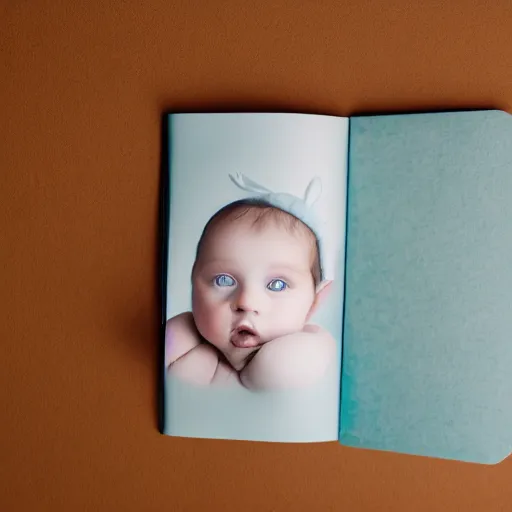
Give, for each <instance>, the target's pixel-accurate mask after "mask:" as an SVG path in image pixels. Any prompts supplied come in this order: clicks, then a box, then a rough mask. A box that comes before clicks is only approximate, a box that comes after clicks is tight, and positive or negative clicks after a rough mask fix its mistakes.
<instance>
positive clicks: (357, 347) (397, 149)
mask: <svg viewBox="0 0 512 512" xmlns="http://www.w3.org/2000/svg"><path fill="white" fill-rule="evenodd" d="M350 135H351V140H350V158H349V166H350V177H349V212H348V245H347V247H348V249H347V279H346V286H347V288H346V309H345V329H344V352H343V353H344V364H343V383H342V414H341V428H342V432H343V437H342V439H343V442H344V443H346V444H348V445H351V446H365V447H373V448H380V449H386V450H393V451H400V452H406V453H413V454H423V455H433V456H437V457H446V458H453V459H461V460H468V461H474V462H485V463H496V462H499V461H500V460H502V459H503V458H505V457H506V456H507V455H509V454H510V453H511V452H512V407H511V405H512V404H511V397H512V344H511V340H512V259H511V254H512V228H511V220H512V200H511V198H512V116H510V115H509V114H507V113H504V112H497V111H493V112H457V113H444V114H428V115H407V116H404V115H394V116H379V117H360V118H353V119H352V120H351V126H350Z"/></svg>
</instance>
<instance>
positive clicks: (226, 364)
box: [165, 176, 336, 390]
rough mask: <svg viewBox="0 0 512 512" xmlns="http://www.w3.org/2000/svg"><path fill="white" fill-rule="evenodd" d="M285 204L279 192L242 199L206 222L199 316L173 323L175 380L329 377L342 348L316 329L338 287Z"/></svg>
mask: <svg viewBox="0 0 512 512" xmlns="http://www.w3.org/2000/svg"><path fill="white" fill-rule="evenodd" d="M238 180H239V181H240V180H242V181H243V180H244V178H241V177H240V176H239V177H238ZM248 181H249V180H246V179H245V182H248ZM249 183H250V184H251V185H254V184H253V182H250V181H249ZM258 190H260V189H258ZM263 192H268V191H266V189H264V190H263ZM285 196H287V197H290V196H288V195H285ZM291 197H293V196H291ZM277 199H279V198H277ZM281 202H282V201H281ZM292 202H293V201H292ZM275 204H278V206H275ZM281 206H282V205H280V202H279V200H278V201H276V200H275V195H274V196H272V195H270V194H266V195H265V196H263V197H259V198H258V197H256V198H249V199H245V200H240V201H236V202H234V203H231V204H229V205H227V206H225V207H224V208H222V209H221V210H220V211H219V212H217V213H216V214H215V215H214V216H213V217H212V218H211V219H210V220H209V221H208V223H207V224H206V226H205V228H204V230H203V233H202V236H201V238H200V240H199V243H198V246H197V253H196V259H195V262H194V266H193V269H192V311H191V312H186V313H181V314H179V315H177V316H175V317H173V318H171V319H170V320H168V322H167V325H166V361H165V364H166V368H167V371H168V372H169V373H170V374H171V375H176V376H179V377H182V378H184V379H186V380H188V381H191V382H195V383H197V384H206V385H209V384H218V383H225V384H233V385H241V386H244V387H246V388H248V389H252V390H266V389H286V388H290V387H298V386H307V385H309V384H312V383H313V382H314V381H316V380H317V379H318V378H320V377H321V376H323V375H324V373H325V371H326V369H327V367H328V365H329V363H330V362H331V361H333V359H334V356H335V353H336V344H335V342H334V339H333V338H332V336H331V335H330V334H329V333H328V332H327V331H326V330H324V329H322V328H321V327H320V326H317V325H313V324H310V323H308V322H309V319H310V318H311V316H312V315H313V313H314V312H315V310H316V308H317V307H318V305H319V304H320V302H321V301H322V299H323V298H324V296H325V295H326V293H327V291H328V287H329V284H330V281H325V280H324V281H322V266H321V260H320V250H319V243H318V239H317V235H315V233H314V232H313V230H312V229H311V228H310V227H308V225H306V224H305V223H304V222H303V221H302V220H299V218H298V217H297V216H294V215H292V214H291V213H289V211H285V209H283V208H282V207H281ZM286 210H291V211H295V210H297V209H296V208H294V207H291V208H289V207H286ZM300 215H301V217H304V215H303V214H302V213H301V214H300Z"/></svg>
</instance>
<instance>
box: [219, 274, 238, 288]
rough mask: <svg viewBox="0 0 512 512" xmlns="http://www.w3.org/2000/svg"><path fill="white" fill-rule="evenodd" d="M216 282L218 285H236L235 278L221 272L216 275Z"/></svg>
mask: <svg viewBox="0 0 512 512" xmlns="http://www.w3.org/2000/svg"><path fill="white" fill-rule="evenodd" d="M215 284H216V285H217V286H234V285H235V280H234V279H233V278H232V277H231V276H228V275H226V274H221V275H219V276H217V277H215Z"/></svg>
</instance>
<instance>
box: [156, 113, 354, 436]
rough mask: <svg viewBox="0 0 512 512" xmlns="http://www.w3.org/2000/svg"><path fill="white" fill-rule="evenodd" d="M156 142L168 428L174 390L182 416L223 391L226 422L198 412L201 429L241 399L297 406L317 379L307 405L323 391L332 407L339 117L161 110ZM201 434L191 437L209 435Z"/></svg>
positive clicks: (340, 196)
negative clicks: (165, 236)
mask: <svg viewBox="0 0 512 512" xmlns="http://www.w3.org/2000/svg"><path fill="white" fill-rule="evenodd" d="M170 137H171V140H170V158H169V161H170V169H169V172H170V204H169V208H170V212H169V219H170V220H169V261H168V276H167V278H168V279H167V285H168V288H167V290H168V291H167V322H166V329H165V362H164V364H165V372H166V386H167V390H168V391H169V392H168V393H167V394H168V395H169V396H170V395H174V400H173V401H171V402H169V401H168V407H167V409H168V411H167V413H168V416H172V418H170V419H171V421H170V422H169V423H176V422H180V420H179V419H178V413H177V411H176V408H177V404H178V403H179V402H180V400H183V397H184V396H187V397H188V402H187V408H186V411H184V410H182V411H181V412H180V413H179V415H180V417H181V419H182V420H185V418H184V417H183V415H185V416H194V417H195V416H197V411H195V412H194V413H191V412H190V411H191V410H193V409H194V407H195V405H194V404H196V407H198V408H201V409H202V410H204V406H203V405H204V404H203V402H204V401H205V400H209V401H210V405H211V402H212V401H213V402H216V401H217V402H218V405H220V407H219V408H220V409H222V408H223V407H224V405H225V403H226V400H228V397H231V398H230V399H231V400H232V403H231V407H229V406H227V407H226V408H227V409H228V412H227V416H226V414H224V415H223V416H221V417H220V418H219V413H215V414H214V413H212V414H213V417H212V415H210V417H208V418H207V423H208V424H209V425H210V426H211V425H212V422H215V421H219V419H222V420H223V421H224V420H227V419H228V417H229V414H230V413H229V411H230V410H231V409H232V408H233V407H236V408H237V410H238V411H239V412H240V411H243V410H244V408H247V409H249V408H250V404H251V402H254V401H256V402H258V404H259V406H260V407H262V406H263V407H265V400H266V402H267V404H274V405H275V404H276V403H277V402H276V399H278V400H279V401H281V412H280V413H279V414H278V415H277V417H279V415H280V414H281V415H282V414H285V415H286V414H288V413H290V412H291V411H292V410H293V409H294V408H295V409H296V408H297V407H299V408H300V407H302V406H303V407H304V410H307V409H308V406H307V404H306V402H307V401H308V400H309V401H311V400H312V399H313V398H314V395H315V393H314V392H313V393H312V391H315V390H316V392H317V393H318V394H320V393H322V389H324V391H325V387H326V386H328V387H329V388H330V392H329V393H327V394H326V393H324V396H323V398H321V400H320V406H321V404H322V403H325V402H326V399H325V398H326V397H330V399H328V400H327V401H328V402H330V405H329V406H330V407H331V408H332V410H336V411H337V405H335V404H334V398H335V399H336V400H337V399H338V396H339V370H340V352H341V322H342V311H343V280H344V276H343V257H344V251H343V248H344V236H345V214H344V212H345V193H346V190H345V185H346V169H345V166H346V143H345V141H346V139H343V137H346V126H345V123H344V120H343V119H340V118H330V117H327V116H308V115H298V114H182V115H175V116H171V124H170ZM178 389H180V390H181V391H178ZM191 396H194V397H195V398H192V399H191V398H190V397H191ZM319 396H320V395H319ZM319 396H317V398H318V397H319ZM242 397H243V398H242ZM276 397H279V398H276ZM317 401H318V400H317ZM325 406H326V407H327V404H326V405H325ZM315 407H316V408H318V404H317V405H315ZM309 408H311V407H309ZM172 411H175V412H176V414H172ZM330 414H331V415H332V413H330ZM293 416H294V415H293V414H292V415H291V417H290V418H293ZM267 423H268V422H267ZM285 423H286V422H285ZM333 426H334V427H337V421H336V425H334V424H333ZM325 428H328V426H327V425H324V429H325ZM287 429H288V430H289V427H287ZM207 430H208V429H206V431H205V433H204V434H202V435H201V437H203V436H204V437H210V436H211V435H209V433H208V431H207ZM334 430H335V429H333V431H334ZM167 433H170V434H172V433H173V432H167ZM181 435H183V434H181ZM184 435H188V434H187V432H185V434H184ZM213 437H218V436H213ZM220 437H228V436H226V435H223V434H220ZM236 437H237V438H245V437H246V435H245V434H244V433H243V432H242V433H240V434H238V435H236ZM247 437H249V438H253V437H254V436H247ZM256 437H258V436H256ZM263 437H265V438H268V437H272V435H271V433H270V435H269V433H268V432H267V433H266V434H265V436H263ZM292 437H293V435H292ZM334 438H335V437H334Z"/></svg>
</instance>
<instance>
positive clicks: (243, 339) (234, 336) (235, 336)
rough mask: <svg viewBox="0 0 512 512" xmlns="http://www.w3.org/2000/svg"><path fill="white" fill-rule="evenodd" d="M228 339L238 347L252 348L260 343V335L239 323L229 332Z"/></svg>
mask: <svg viewBox="0 0 512 512" xmlns="http://www.w3.org/2000/svg"><path fill="white" fill-rule="evenodd" d="M230 341H231V343H232V344H233V345H234V346H235V347H238V348H252V347H257V346H258V345H259V344H260V337H259V335H258V333H257V332H256V331H255V330H254V329H252V328H251V327H249V326H246V325H240V326H239V327H237V328H236V329H234V330H233V332H232V333H231V339H230Z"/></svg>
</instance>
